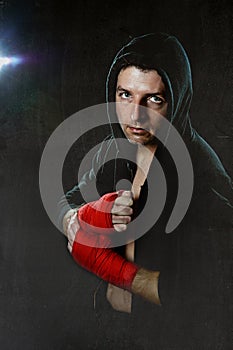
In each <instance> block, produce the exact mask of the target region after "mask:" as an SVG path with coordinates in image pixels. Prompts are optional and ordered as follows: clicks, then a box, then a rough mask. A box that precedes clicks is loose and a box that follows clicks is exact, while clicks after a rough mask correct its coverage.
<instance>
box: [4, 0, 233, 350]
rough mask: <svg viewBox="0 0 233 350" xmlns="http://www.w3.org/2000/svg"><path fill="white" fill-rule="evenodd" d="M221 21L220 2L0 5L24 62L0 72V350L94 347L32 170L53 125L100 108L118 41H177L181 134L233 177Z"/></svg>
mask: <svg viewBox="0 0 233 350" xmlns="http://www.w3.org/2000/svg"><path fill="white" fill-rule="evenodd" d="M232 20H233V17H232V2H231V1H226V0H222V1H211V0H208V1H199V0H197V1H194V0H192V1H190V0H186V1H185V0H182V1H168V0H164V1H150V0H148V1H147V2H145V1H142V2H139V1H131V0H129V1H123V2H119V1H116V2H115V3H114V2H112V1H109V2H108V1H106V2H105V3H104V2H103V3H102V1H83V0H82V1H69V0H67V1H63V2H58V1H57V2H52V1H50V0H49V1H39V0H38V1H32V0H31V1H16V0H15V1H13V0H9V1H1V2H0V49H1V51H3V50H5V53H9V54H19V55H23V56H24V57H26V60H25V62H24V63H22V64H21V65H18V66H17V67H15V68H6V69H3V70H2V71H1V72H0V101H1V113H0V123H1V128H0V152H1V153H0V162H1V167H0V177H1V182H0V183H1V216H0V223H1V226H0V227H1V229H0V232H1V234H0V235H1V239H0V271H1V277H0V347H1V349H3V350H8V349H11V350H13V349H25V350H27V349H28V350H29V349H30V350H31V349H42V350H45V349H56V350H58V349H94V348H96V349H101V344H95V338H94V337H95V335H94V331H93V332H92V331H91V327H95V325H94V323H92V322H90V318H89V312H91V310H90V309H91V306H92V305H91V303H92V301H90V300H87V299H86V298H85V295H83V293H82V288H81V286H80V285H79V281H78V278H77V270H76V266H75V264H74V263H73V261H72V259H71V257H70V256H69V253H68V251H66V241H65V239H64V237H63V236H62V235H61V234H60V233H59V232H58V231H57V229H56V228H55V227H54V226H53V225H52V224H51V222H50V221H49V219H48V217H47V214H46V213H45V211H44V208H43V205H42V202H41V199H40V193H39V187H38V169H39V162H40V157H41V154H42V151H43V147H44V145H45V143H46V140H47V139H48V137H49V136H50V134H51V133H52V131H53V130H54V129H55V128H56V127H57V126H58V125H59V123H60V122H61V121H62V120H64V119H65V118H67V117H68V116H70V115H71V114H72V113H74V112H76V111H78V110H81V109H83V108H85V107H88V106H91V105H94V104H97V103H102V102H104V88H105V78H106V75H107V72H108V69H109V66H110V63H111V60H112V58H113V57H114V55H115V53H116V51H117V50H118V49H119V48H120V47H121V46H122V44H124V43H126V42H127V41H128V40H129V38H131V37H133V36H135V35H140V34H144V33H148V32H153V31H164V32H168V33H171V34H174V35H175V36H177V37H178V38H179V39H180V41H181V43H182V44H183V45H184V47H185V49H186V51H187V53H188V56H189V58H190V61H191V67H192V73H193V85H194V98H193V103H192V114H191V118H192V122H193V126H194V127H195V128H197V130H198V131H199V132H200V134H201V135H203V136H204V137H205V139H206V140H207V141H208V142H209V143H210V145H211V146H212V147H213V148H214V149H215V150H216V151H217V153H218V154H219V156H220V158H221V160H222V161H223V164H224V165H225V167H226V168H227V170H228V171H229V173H230V174H231V175H232V174H233V172H232V163H231V162H232V151H233V147H232V144H233V140H232V131H233V122H232V112H233V111H232V106H233V94H232V92H231V91H232V84H233V63H232V54H233V46H232V42H233V41H232V34H233V26H232ZM93 137H94V136H93ZM91 141H92V140H91ZM91 141H90V142H91ZM84 150H85V144H84V145H83V152H84ZM71 171H72V170H71ZM74 176H75V173H71V179H70V182H71V183H72V182H73V180H74ZM229 268H230V267H229ZM86 283H87V284H88V283H89V280H88V278H87V281H86ZM80 304H82V309H81V311H80V308H79V307H80ZM232 307H233V305H232V304H231V305H229V308H232ZM84 310H85V311H84ZM93 329H94V328H93ZM226 332H227V333H228V335H229V336H228V337H226V339H225V340H224V342H225V343H223V344H222V347H221V349H224V350H225V349H230V348H231V346H232V339H231V333H232V330H230V329H229V330H226ZM119 336H120V334H119ZM168 336H169V335H168ZM135 337H137V335H135ZM93 344H95V345H93ZM191 346H192V345H190V349H192V347H191ZM109 348H111V345H110V347H109ZM120 349H121V346H120V344H119V350H120ZM174 349H176V347H175V344H174ZM216 349H217V347H216ZM180 350H181V349H180Z"/></svg>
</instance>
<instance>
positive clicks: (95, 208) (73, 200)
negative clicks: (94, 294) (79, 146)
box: [61, 34, 233, 326]
mask: <svg viewBox="0 0 233 350" xmlns="http://www.w3.org/2000/svg"><path fill="white" fill-rule="evenodd" d="M106 87H107V89H106V91H107V102H108V103H109V102H117V104H116V110H115V111H114V112H112V110H111V111H110V110H109V118H110V122H111V123H114V122H115V123H116V122H117V123H118V122H119V123H120V126H119V124H115V125H113V126H112V135H110V137H109V140H108V146H106V145H104V146H103V147H101V149H100V150H99V152H98V155H96V157H95V158H94V160H93V169H91V171H90V172H88V173H87V174H85V175H84V177H83V180H82V181H81V182H80V183H79V184H78V185H76V186H75V187H74V188H73V189H72V190H71V191H69V192H68V193H67V194H66V199H67V200H68V202H69V203H70V206H71V208H72V209H71V210H70V208H68V207H67V206H66V205H64V206H63V211H62V212H63V213H65V212H66V214H65V216H64V219H63V225H64V226H63V227H64V232H65V234H66V235H67V237H68V248H69V250H70V252H71V253H72V255H73V257H74V259H75V260H76V262H77V263H78V264H80V265H81V266H83V267H84V268H86V269H88V270H90V271H92V272H93V273H95V274H97V275H98V276H100V277H101V278H102V279H104V280H106V281H107V282H110V284H108V287H107V299H108V300H109V302H110V304H111V305H112V307H113V308H114V309H116V310H119V311H126V312H127V313H130V312H131V311H132V309H131V307H132V300H131V295H130V294H129V293H128V291H130V292H132V293H133V294H138V295H140V296H141V297H143V298H144V299H145V300H146V304H145V302H143V298H142V299H141V298H140V297H138V296H137V297H135V298H134V300H133V305H134V306H133V312H135V313H138V314H139V313H140V314H142V313H143V314H144V315H148V318H149V319H150V316H149V314H150V313H151V312H152V313H153V312H155V311H154V310H155V309H154V308H156V306H151V305H152V304H150V303H148V301H149V302H152V303H154V304H158V305H161V304H162V307H164V308H165V310H170V311H169V312H168V313H167V314H166V317H167V319H169V317H170V318H171V317H173V316H171V315H175V314H176V315H178V319H182V320H184V319H185V317H183V316H184V315H183V312H184V311H181V310H184V309H186V310H187V309H188V310H190V312H191V313H192V312H193V310H196V309H197V308H205V306H206V305H207V311H206V313H207V315H208V316H206V319H209V318H208V317H210V315H209V314H211V312H212V310H211V311H210V309H209V305H211V306H212V305H213V304H214V303H216V304H218V303H221V302H222V300H223V298H225V300H226V298H228V297H229V285H230V283H231V282H232V281H231V275H230V269H229V270H228V269H227V268H226V264H227V262H230V261H231V254H230V252H229V251H226V252H224V254H223V251H224V247H226V246H231V245H232V236H231V235H230V234H229V233H230V218H231V217H232V208H233V201H232V181H231V179H230V177H229V176H228V174H227V173H226V171H225V169H224V168H223V166H222V164H221V162H220V160H219V158H218V157H217V155H216V154H215V152H214V151H213V150H212V149H211V148H210V146H209V145H208V144H207V143H206V142H205V141H204V140H203V139H202V138H201V137H200V136H199V135H198V134H197V132H196V131H195V130H194V129H193V128H192V126H191V122H190V116H189V110H190V103H191V99H192V81H191V72H190V65H189V62H188V58H187V55H186V53H185V51H184V49H183V48H182V46H181V44H180V43H179V42H178V40H177V39H176V38H175V37H172V36H169V35H167V34H148V35H144V36H141V37H138V38H135V39H133V40H132V41H131V42H130V43H128V44H127V45H126V46H124V47H123V48H122V49H121V50H120V51H119V52H118V54H117V55H116V57H115V59H114V61H113V64H112V66H111V69H110V71H109V74H108V78H107V84H106ZM156 114H159V115H161V116H163V117H165V118H167V120H169V121H170V122H171V124H172V125H173V126H174V127H175V128H176V129H177V130H178V131H179V133H180V135H181V136H182V138H183V140H184V142H185V144H186V146H187V148H188V150H189V153H190V156H191V159H192V163H193V169H194V193H193V198H192V201H191V204H190V207H189V210H188V212H187V214H186V216H185V218H184V220H183V222H182V223H181V224H180V225H179V226H178V228H176V230H175V231H174V232H173V233H172V234H171V235H165V226H166V223H167V221H168V218H169V216H170V214H171V211H172V208H173V206H174V203H175V199H176V196H177V191H178V186H179V184H178V180H177V172H176V167H175V164H174V162H173V160H172V159H171V155H170V154H169V152H168V151H167V149H166V147H165V145H163V144H161V142H159V140H158V139H157V138H156V128H157V127H158V125H157V118H156V117H155V115H156ZM118 137H124V138H126V139H128V141H129V142H130V144H131V145H132V153H133V154H134V158H135V160H136V164H138V165H139V166H135V164H132V163H131V162H128V161H124V160H122V159H123V158H124V157H122V159H121V160H119V161H117V162H112V164H110V165H109V164H104V158H105V155H106V152H108V150H109V148H112V149H114V150H115V152H116V154H119V153H120V154H121V152H122V154H123V149H121V145H119V143H118V142H117V138H118ZM168 137H169V134H168ZM145 150H149V153H148V152H146V151H145ZM119 158H120V157H119ZM155 158H156V159H157V160H158V161H159V162H160V164H161V166H162V168H163V171H164V173H165V176H166V181H167V200H166V204H165V207H164V210H163V212H162V215H161V217H160V218H159V220H158V221H157V222H156V223H155V224H154V225H153V227H152V228H151V229H150V230H149V231H148V232H147V233H146V234H145V235H144V236H142V237H141V238H140V239H138V240H136V241H135V242H131V243H130V244H126V245H125V247H124V248H123V249H122V248H114V249H113V248H108V244H109V242H111V234H112V231H111V228H113V229H114V230H115V232H117V233H118V234H121V233H122V232H123V233H124V232H127V227H128V225H129V223H130V222H131V221H132V220H133V219H134V218H135V216H137V215H140V210H141V208H143V206H144V205H145V203H146V198H147V191H148V190H150V189H148V188H147V181H146V179H147V176H149V173H150V169H151V165H152V163H153V162H154V161H155ZM97 164H98V167H97ZM95 167H96V168H98V169H99V167H100V168H101V171H98V172H97V173H95ZM140 169H143V170H144V171H143V172H142V171H141V170H140ZM122 178H124V179H128V180H129V181H130V182H131V184H132V188H129V189H127V190H125V191H124V190H122V191H116V183H117V182H118V181H119V180H120V179H122ZM91 181H96V183H97V184H98V188H99V189H100V191H99V192H100V197H101V198H100V199H95V198H93V202H94V204H92V205H89V204H85V203H83V198H82V195H81V192H80V190H81V189H82V190H83V189H85V187H88V184H89V183H90V182H91ZM154 181H155V182H156V178H155V180H154ZM155 196H156V193H155ZM61 203H63V202H61ZM109 212H110V213H109ZM219 212H221V218H220V217H219V215H218V213H219ZM103 213H104V214H103ZM87 224H88V225H91V226H92V227H96V230H97V231H98V232H99V236H98V237H101V236H102V237H103V241H102V242H103V245H102V246H101V247H100V246H98V244H96V246H95V239H96V238H95V235H94V233H93V232H91V233H90V231H89V229H88V226H87ZM101 227H102V228H104V229H105V228H108V229H109V230H110V233H109V234H105V233H103V234H101V229H100V228H101ZM222 228H224V230H223V229H222ZM99 230H100V231H99ZM222 231H224V234H222ZM106 237H107V238H106ZM98 239H99V238H98ZM224 240H225V241H224ZM80 242H81V243H80ZM85 243H86V244H85ZM105 244H106V245H105ZM112 285H114V286H117V287H120V288H121V289H125V290H127V292H126V293H124V292H123V294H122V293H121V290H119V289H117V288H115V287H113V286H112ZM122 295H123V296H122ZM157 310H158V308H157ZM171 310H172V311H171ZM191 310H192V311H191ZM215 311H216V310H215ZM218 311H219V310H218ZM166 312H167V311H166ZM219 312H220V311H219ZM220 313H221V312H220ZM181 314H182V315H183V316H182V317H181ZM168 315H169V316H168ZM193 315H194V314H193ZM145 317H146V316H145ZM157 317H160V316H158V314H157ZM192 317H193V322H194V323H195V322H196V323H198V322H199V321H200V319H199V315H195V316H192ZM162 319H163V317H162ZM218 319H219V320H220V318H218ZM182 322H183V321H182ZM201 322H202V324H204V319H203V318H201ZM219 322H221V321H219ZM182 325H183V326H184V325H185V323H182Z"/></svg>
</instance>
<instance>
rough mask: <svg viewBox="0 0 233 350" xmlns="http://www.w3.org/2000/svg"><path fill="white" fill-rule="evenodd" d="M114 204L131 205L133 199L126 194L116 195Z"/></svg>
mask: <svg viewBox="0 0 233 350" xmlns="http://www.w3.org/2000/svg"><path fill="white" fill-rule="evenodd" d="M114 205H126V206H129V207H130V206H131V205H133V199H132V197H128V196H126V197H124V196H121V197H117V198H116V200H115V202H114Z"/></svg>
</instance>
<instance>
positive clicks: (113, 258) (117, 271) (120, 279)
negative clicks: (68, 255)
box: [72, 229, 139, 290]
mask: <svg viewBox="0 0 233 350" xmlns="http://www.w3.org/2000/svg"><path fill="white" fill-rule="evenodd" d="M77 236H79V238H80V239H81V240H83V239H87V238H86V233H85V232H83V231H82V230H81V229H79V231H78V232H77ZM80 236H81V237H80ZM82 236H83V237H82ZM84 237H85V238H84ZM89 239H90V240H91V237H90V238H89ZM72 256H73V258H74V260H75V261H76V262H77V263H78V264H79V265H81V266H82V267H84V268H85V269H87V270H88V271H90V272H93V273H94V274H96V275H97V276H99V277H100V278H102V279H103V280H105V281H107V282H110V283H112V284H114V285H116V286H118V287H121V288H124V289H128V290H130V289H131V284H132V282H133V279H134V277H135V275H136V273H137V271H138V269H139V267H138V266H137V265H135V264H134V263H131V262H129V261H127V260H126V259H124V258H123V257H122V256H120V255H119V254H117V253H116V252H114V251H113V250H112V249H110V248H95V247H90V246H86V245H83V244H80V243H78V242H77V241H75V242H74V244H73V249H72Z"/></svg>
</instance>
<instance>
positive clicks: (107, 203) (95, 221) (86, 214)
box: [77, 192, 118, 234]
mask: <svg viewBox="0 0 233 350" xmlns="http://www.w3.org/2000/svg"><path fill="white" fill-rule="evenodd" d="M117 196H118V194H117V192H113V193H108V194H105V195H104V196H102V197H101V198H100V199H99V200H97V201H95V202H90V203H87V204H85V205H84V206H83V207H81V208H80V209H79V210H78V214H77V215H78V221H79V224H80V227H81V228H82V229H83V230H85V231H86V232H90V233H100V234H104V233H109V232H114V231H113V230H106V229H107V228H113V225H112V215H111V209H112V207H113V204H114V201H115V199H116V198H117ZM103 229H105V230H103Z"/></svg>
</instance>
